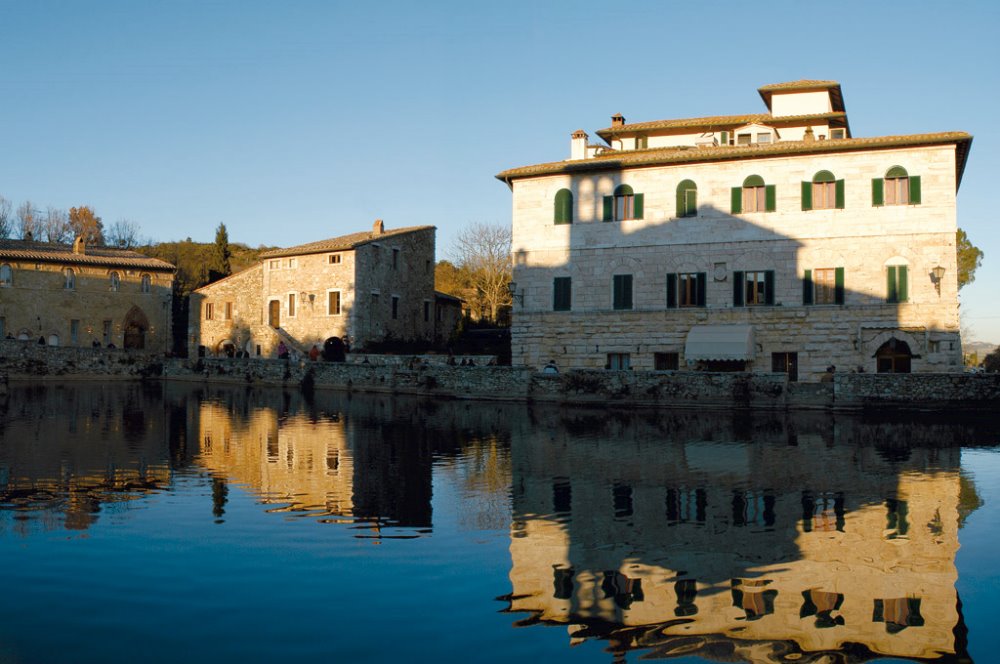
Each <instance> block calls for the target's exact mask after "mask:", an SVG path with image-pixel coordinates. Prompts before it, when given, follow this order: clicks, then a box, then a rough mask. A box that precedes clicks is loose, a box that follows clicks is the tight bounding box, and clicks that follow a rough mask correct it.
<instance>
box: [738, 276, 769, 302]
mask: <svg viewBox="0 0 1000 664" xmlns="http://www.w3.org/2000/svg"><path fill="white" fill-rule="evenodd" d="M772 304H774V270H754V271H748V272H736V273H735V275H734V283H733V306H737V307H743V306H746V307H751V306H759V305H772Z"/></svg>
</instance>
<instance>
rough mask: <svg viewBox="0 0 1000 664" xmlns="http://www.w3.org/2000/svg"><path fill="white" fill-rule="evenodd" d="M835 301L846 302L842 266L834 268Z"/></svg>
mask: <svg viewBox="0 0 1000 664" xmlns="http://www.w3.org/2000/svg"><path fill="white" fill-rule="evenodd" d="M833 301H834V302H835V303H837V304H843V303H844V268H842V267H838V268H834V270H833Z"/></svg>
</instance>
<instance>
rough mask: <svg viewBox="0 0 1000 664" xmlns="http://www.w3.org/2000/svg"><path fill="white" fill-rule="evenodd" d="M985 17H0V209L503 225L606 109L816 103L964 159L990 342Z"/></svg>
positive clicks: (474, 12) (271, 7)
mask: <svg viewBox="0 0 1000 664" xmlns="http://www.w3.org/2000/svg"><path fill="white" fill-rule="evenodd" d="M998 32H1000V3H997V2H985V1H983V2H947V3H946V2H934V3H931V2H920V1H916V2H909V3H905V4H899V3H874V2H837V3H835V4H833V5H828V6H820V5H813V6H810V5H808V4H804V3H801V2H776V3H766V2H765V3H759V4H757V5H747V4H746V3H737V2H667V1H659V2H641V1H635V2H629V3H619V4H615V3H611V2H608V1H607V0H601V1H600V2H596V1H595V2H591V1H586V2H585V1H575V2H568V1H567V2H558V3H557V2H552V3H543V2H520V1H514V2H470V1H466V2H430V1H427V2H370V3H360V2H335V1H324V2H252V1H239V2H237V1H232V2H211V1H206V0H198V1H197V2H182V1H171V2H135V1H134V0H127V1H122V2H100V1H96V2H86V3H84V2H47V1H45V0H32V1H31V2H22V1H14V0H0V91H2V95H0V128H2V138H0V195H2V196H5V197H6V198H8V199H11V200H12V201H13V202H14V204H15V206H16V205H18V204H20V203H21V202H23V201H25V200H31V201H32V202H33V203H34V204H35V205H36V207H40V208H42V209H44V208H45V207H47V206H50V205H51V206H55V207H60V208H69V207H70V206H76V205H90V206H91V207H93V208H94V209H95V210H96V211H97V213H98V214H99V215H100V216H102V217H103V218H104V219H105V221H106V222H112V221H114V220H117V219H120V218H127V219H130V220H132V221H135V222H136V223H138V224H139V225H140V227H141V228H142V231H143V234H144V235H145V236H149V237H151V238H152V239H154V240H157V241H166V240H177V239H183V238H185V237H191V238H192V239H194V240H200V241H211V240H212V239H213V238H214V231H215V228H216V227H217V226H218V224H219V222H225V224H226V226H227V228H228V229H229V236H230V239H231V240H232V241H238V242H245V243H247V244H249V245H251V246H256V245H260V244H266V245H284V246H287V245H293V244H298V243H303V242H308V241H313V240H317V239H322V238H326V237H332V236H335V235H339V234H342V233H347V232H353V231H355V230H359V229H364V228H368V227H369V225H370V224H371V222H372V221H373V220H374V219H375V218H379V217H380V218H382V219H384V220H385V223H386V226H387V227H390V228H391V227H397V226H409V225H414V224H433V225H436V226H437V227H438V229H439V231H438V257H439V258H443V257H446V256H447V255H448V252H449V250H450V247H451V245H452V243H453V241H454V238H455V235H456V234H457V232H458V231H459V230H460V229H461V228H462V227H463V225H465V224H468V223H470V222H476V221H483V222H491V223H493V222H496V223H509V222H510V194H509V192H508V190H507V188H506V187H505V186H504V185H503V184H502V183H500V182H499V181H497V180H495V179H494V177H493V176H494V174H496V173H497V172H499V171H501V170H503V169H505V168H509V167H512V166H520V165H526V164H532V163H537V162H543V161H553V160H559V159H564V158H566V157H568V154H569V135H570V133H571V132H572V131H573V130H575V129H578V128H582V129H585V130H586V131H587V132H588V133H590V134H591V135H592V136H593V133H594V131H595V130H596V129H599V128H602V127H606V126H608V125H609V124H610V116H611V115H612V114H613V113H616V112H621V113H622V114H624V115H625V116H626V117H627V118H628V119H629V121H634V122H639V121H644V120H656V119H663V118H675V117H693V116H700V115H719V114H737V113H747V112H760V111H762V110H764V106H763V104H762V102H761V101H760V98H759V96H758V95H757V92H756V88H757V87H759V86H760V85H763V84H766V83H776V82H781V81H790V80H797V79H802V78H817V79H834V80H837V81H840V83H841V85H842V87H843V91H844V99H845V102H846V105H847V110H848V113H849V116H850V121H851V129H852V131H853V132H854V134H855V135H856V136H873V135H881V134H901V133H922V132H935V131H950V130H962V131H968V132H970V133H972V134H973V135H974V136H975V141H974V142H973V146H972V153H971V157H970V159H969V163H968V167H967V170H966V173H965V179H964V181H963V183H962V188H961V190H960V192H959V224H960V225H961V226H962V227H963V228H965V229H966V230H967V231H968V233H969V235H970V237H971V238H972V240H973V242H974V243H976V244H977V245H978V246H979V247H981V248H982V249H983V250H984V251H985V252H986V259H985V261H984V264H983V267H982V268H981V269H980V271H979V273H978V275H977V278H976V283H975V284H973V285H972V286H969V287H967V288H966V289H964V290H963V291H962V301H963V319H964V320H965V322H966V326H967V328H968V329H971V332H972V338H974V339H980V340H984V341H992V342H997V343H1000V307H997V306H994V299H993V297H994V296H993V295H992V293H993V292H994V289H996V288H997V287H998V286H1000V224H997V223H996V219H995V217H996V214H995V211H994V209H993V208H995V207H997V205H995V204H994V205H990V204H989V202H988V201H989V196H990V192H991V191H992V192H993V193H996V188H997V183H995V182H992V180H991V177H992V176H991V174H993V173H1000V163H998V162H1000V157H998V154H1000V150H998V148H1000V145H998V141H1000V137H998V129H997V126H998V122H1000V121H998V119H997V110H998V109H1000V85H998V83H1000V80H998V74H997V71H998V65H1000V46H998V43H1000V40H998V38H997V34H998Z"/></svg>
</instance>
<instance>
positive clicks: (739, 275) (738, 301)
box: [733, 270, 744, 307]
mask: <svg viewBox="0 0 1000 664" xmlns="http://www.w3.org/2000/svg"><path fill="white" fill-rule="evenodd" d="M743 288H744V286H743V272H742V271H739V270H737V271H736V272H733V306H734V307H742V306H743Z"/></svg>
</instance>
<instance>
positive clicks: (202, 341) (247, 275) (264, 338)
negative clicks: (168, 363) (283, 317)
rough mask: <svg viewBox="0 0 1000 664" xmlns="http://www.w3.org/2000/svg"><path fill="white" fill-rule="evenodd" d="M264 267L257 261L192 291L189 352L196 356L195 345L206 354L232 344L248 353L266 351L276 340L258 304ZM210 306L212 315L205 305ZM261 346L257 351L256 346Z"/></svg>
mask: <svg viewBox="0 0 1000 664" xmlns="http://www.w3.org/2000/svg"><path fill="white" fill-rule="evenodd" d="M262 274H263V268H262V266H261V265H260V264H258V265H254V266H253V267H250V268H247V269H246V270H243V271H242V272H237V273H236V274H234V275H231V276H228V277H226V278H225V279H220V280H219V281H216V282H215V283H212V284H209V285H208V286H205V287H203V288H199V289H198V290H196V291H195V292H193V293H191V315H190V319H189V320H190V322H189V324H188V356H189V357H197V356H198V346H199V345H202V346H205V350H206V352H208V353H209V354H212V355H214V354H217V353H221V351H222V346H223V345H224V344H230V343H231V344H233V345H234V346H236V348H237V349H239V350H247V351H248V352H249V353H250V354H251V355H257V354H266V353H268V352H269V351H270V350H271V346H272V345H274V344H276V343H277V342H276V341H273V340H274V336H275V335H274V333H273V332H272V331H271V329H270V328H269V327H268V326H267V321H266V320H265V318H264V316H265V312H264V311H263V309H262V306H261V295H260V294H261V288H262V283H263V277H262ZM209 305H210V306H211V309H212V311H211V314H212V317H211V318H207V311H206V307H208V306H209ZM258 346H260V353H258V351H257V347H258Z"/></svg>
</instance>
